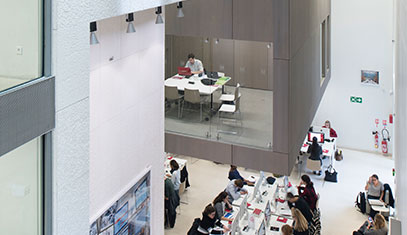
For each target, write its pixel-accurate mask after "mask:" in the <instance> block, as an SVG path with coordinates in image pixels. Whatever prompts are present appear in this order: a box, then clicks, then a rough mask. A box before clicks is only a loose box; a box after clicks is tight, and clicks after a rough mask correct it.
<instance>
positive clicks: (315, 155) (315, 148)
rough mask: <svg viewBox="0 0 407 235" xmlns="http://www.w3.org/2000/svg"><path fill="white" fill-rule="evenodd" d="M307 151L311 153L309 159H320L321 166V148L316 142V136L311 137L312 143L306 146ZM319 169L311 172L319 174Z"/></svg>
mask: <svg viewBox="0 0 407 235" xmlns="http://www.w3.org/2000/svg"><path fill="white" fill-rule="evenodd" d="M307 153H310V154H311V155H310V156H309V159H311V160H319V161H321V166H322V159H321V155H322V148H321V146H319V144H318V139H317V137H314V138H312V144H311V145H310V146H309V147H308V150H307ZM321 172H322V171H321V170H319V171H318V172H316V171H314V172H313V173H314V174H316V175H321Z"/></svg>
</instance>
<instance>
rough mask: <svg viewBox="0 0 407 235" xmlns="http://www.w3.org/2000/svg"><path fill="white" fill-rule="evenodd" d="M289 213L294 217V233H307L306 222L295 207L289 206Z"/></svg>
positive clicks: (300, 234)
mask: <svg viewBox="0 0 407 235" xmlns="http://www.w3.org/2000/svg"><path fill="white" fill-rule="evenodd" d="M291 214H292V216H293V219H294V225H293V227H294V233H293V234H294V235H308V234H309V231H308V222H307V220H306V219H305V217H304V216H303V215H302V213H301V211H300V210H298V209H297V208H295V207H293V208H291Z"/></svg>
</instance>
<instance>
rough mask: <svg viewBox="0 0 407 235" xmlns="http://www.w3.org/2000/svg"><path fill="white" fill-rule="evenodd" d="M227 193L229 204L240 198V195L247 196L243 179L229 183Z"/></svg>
mask: <svg viewBox="0 0 407 235" xmlns="http://www.w3.org/2000/svg"><path fill="white" fill-rule="evenodd" d="M225 192H227V193H228V195H229V202H230V203H232V202H233V201H234V200H237V199H239V198H240V195H244V194H247V190H246V189H244V188H243V181H242V180H241V179H236V180H231V181H229V184H228V186H227V187H226V189H225Z"/></svg>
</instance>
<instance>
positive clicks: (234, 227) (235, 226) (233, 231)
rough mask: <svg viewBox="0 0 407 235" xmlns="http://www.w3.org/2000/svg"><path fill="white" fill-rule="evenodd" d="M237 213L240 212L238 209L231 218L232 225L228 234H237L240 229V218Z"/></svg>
mask: <svg viewBox="0 0 407 235" xmlns="http://www.w3.org/2000/svg"><path fill="white" fill-rule="evenodd" d="M239 214H240V211H239V213H238V214H237V215H236V216H235V218H234V219H233V222H232V227H231V229H230V235H236V234H238V231H239V230H240V227H239V221H240V218H239V217H238V216H239Z"/></svg>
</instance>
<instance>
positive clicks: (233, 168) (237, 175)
mask: <svg viewBox="0 0 407 235" xmlns="http://www.w3.org/2000/svg"><path fill="white" fill-rule="evenodd" d="M228 178H229V180H235V179H241V180H243V184H247V185H250V186H252V185H254V183H253V182H250V181H249V180H247V179H245V178H243V177H242V176H241V175H240V173H239V171H238V170H237V166H235V165H230V170H229V176H228Z"/></svg>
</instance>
